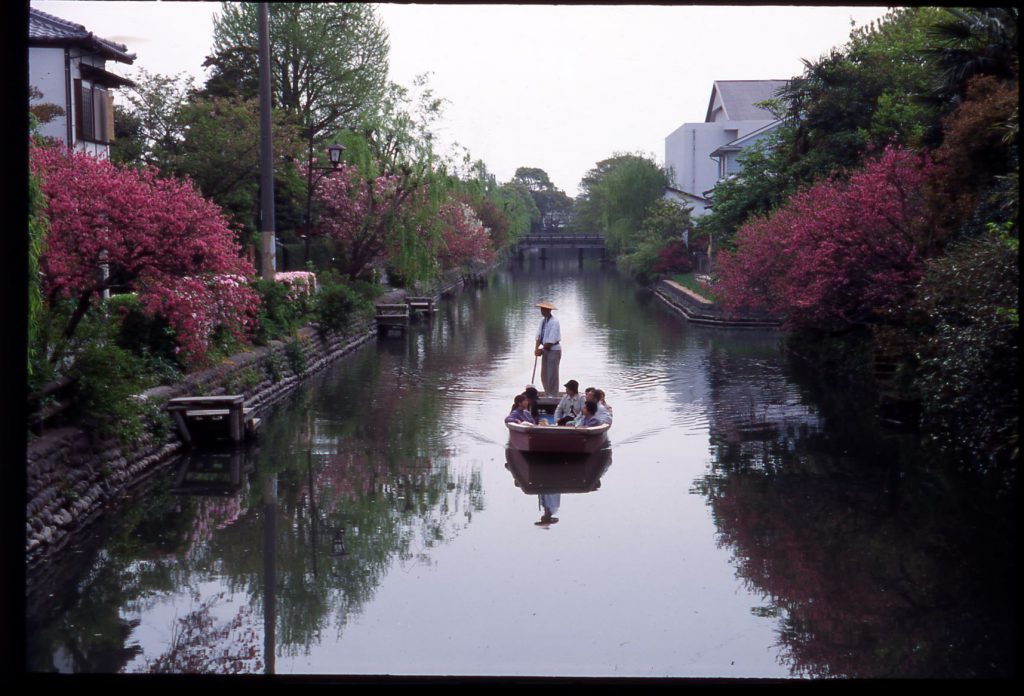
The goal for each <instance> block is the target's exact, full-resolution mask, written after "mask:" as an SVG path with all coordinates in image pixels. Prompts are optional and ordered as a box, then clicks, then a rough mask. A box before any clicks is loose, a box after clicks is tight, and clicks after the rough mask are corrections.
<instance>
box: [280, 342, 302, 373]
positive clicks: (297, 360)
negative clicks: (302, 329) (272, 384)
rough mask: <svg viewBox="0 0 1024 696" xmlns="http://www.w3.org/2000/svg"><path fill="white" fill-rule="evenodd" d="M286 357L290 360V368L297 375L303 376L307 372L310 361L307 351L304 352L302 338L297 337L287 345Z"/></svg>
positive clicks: (285, 348)
mask: <svg viewBox="0 0 1024 696" xmlns="http://www.w3.org/2000/svg"><path fill="white" fill-rule="evenodd" d="M284 356H285V358H287V360H288V367H290V368H291V369H292V372H294V373H295V374H296V375H301V374H302V373H303V372H305V371H306V368H307V367H308V361H307V359H306V351H305V350H303V345H302V339H301V338H298V337H296V338H294V339H293V340H291V341H289V342H288V343H287V344H286V345H285V347H284Z"/></svg>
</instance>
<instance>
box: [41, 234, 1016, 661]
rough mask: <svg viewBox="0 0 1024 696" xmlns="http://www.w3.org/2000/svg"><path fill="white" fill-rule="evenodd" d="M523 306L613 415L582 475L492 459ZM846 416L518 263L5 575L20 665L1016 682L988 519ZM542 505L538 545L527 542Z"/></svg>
mask: <svg viewBox="0 0 1024 696" xmlns="http://www.w3.org/2000/svg"><path fill="white" fill-rule="evenodd" d="M541 299H547V300H550V301H552V302H553V303H554V304H555V305H556V306H557V307H558V309H557V310H556V316H558V317H559V319H560V321H561V326H562V343H563V346H564V357H563V360H562V364H561V378H562V381H565V380H567V379H570V378H572V379H576V380H578V381H579V383H580V385H581V386H597V387H600V388H603V389H604V390H605V391H606V393H607V400H608V403H609V404H610V405H611V406H612V408H613V411H614V417H615V420H614V424H613V426H612V429H611V431H610V434H609V435H610V442H611V446H610V448H609V449H608V450H606V451H602V452H600V453H598V454H597V455H593V456H591V457H589V458H584V459H578V458H576V459H572V460H571V461H565V462H562V463H561V464H557V463H551V462H537V461H535V460H531V459H525V458H524V457H522V456H517V455H516V453H515V452H510V451H508V450H507V449H506V442H507V432H506V430H505V427H504V424H503V422H502V419H503V417H504V416H505V415H506V414H507V413H508V410H509V408H510V407H511V402H512V397H513V395H514V394H515V393H517V392H519V391H521V390H522V388H523V386H524V385H525V384H527V383H528V382H530V381H531V377H532V371H533V368H534V358H533V355H532V347H533V335H534V332H535V330H536V327H537V325H538V323H539V320H540V314H539V311H538V310H537V309H536V308H535V307H534V306H533V305H534V303H535V302H537V301H540V300H541ZM539 380H540V377H539V368H538V374H537V377H536V379H535V381H536V382H537V383H538V384H539ZM861 389H862V385H857V384H848V383H838V382H836V381H833V380H830V379H829V378H828V375H821V374H813V373H811V372H810V371H809V370H808V369H806V368H802V367H801V366H800V365H798V364H793V363H792V362H791V361H789V360H787V359H786V357H785V356H784V354H783V352H782V337H781V335H780V334H778V333H774V332H760V331H758V332H752V331H744V330H728V329H719V328H708V327H697V326H693V325H688V324H687V323H686V322H685V320H683V319H682V318H680V317H678V316H677V315H675V314H673V313H672V312H670V311H669V310H667V309H665V308H664V307H663V306H662V305H661V304H660V303H658V302H657V300H656V298H654V297H653V296H652V295H651V294H650V293H649V292H648V291H645V290H643V289H640V288H637V287H636V286H635V285H634V284H632V283H631V282H629V281H628V280H626V279H624V278H621V277H620V276H619V275H618V274H617V273H616V271H615V270H614V269H607V268H603V267H602V266H601V265H600V264H599V263H598V262H597V260H596V259H591V258H589V257H588V258H586V259H585V260H584V261H583V262H582V263H580V262H579V261H578V259H577V257H576V255H575V254H574V253H567V254H566V255H564V256H560V255H551V256H549V257H548V258H547V259H546V260H544V261H541V259H539V258H538V257H537V256H530V255H528V256H527V257H526V258H525V260H524V261H523V262H522V263H521V264H519V263H516V262H512V263H511V264H510V265H509V266H508V267H507V268H502V269H500V270H498V271H496V272H495V273H494V274H493V275H492V277H491V278H490V283H489V284H488V286H486V287H481V288H474V289H467V290H465V291H463V292H462V293H461V294H458V295H456V296H454V297H452V298H450V299H446V300H445V301H443V302H442V304H441V307H440V311H439V312H438V314H437V315H436V317H435V318H434V320H433V321H432V322H430V323H420V324H417V325H414V327H413V328H412V330H411V331H410V332H408V334H407V335H406V336H404V337H391V338H386V339H381V340H380V341H378V342H371V343H370V344H368V345H367V346H365V347H364V348H361V349H360V350H358V351H357V352H356V353H354V354H353V355H351V356H349V357H346V358H344V359H342V360H340V361H339V362H337V363H335V364H334V365H333V366H331V367H330V368H328V369H327V370H325V371H322V372H320V373H318V374H317V375H315V376H314V377H313V378H311V379H310V380H309V381H308V382H307V383H306V384H305V385H303V386H302V387H301V388H300V389H299V390H298V391H297V392H295V393H294V394H293V395H291V396H290V397H289V398H287V399H286V400H284V401H283V402H281V403H279V404H278V405H277V406H275V407H274V408H273V410H272V411H271V412H269V413H267V414H265V416H264V426H263V429H262V433H261V436H260V439H259V442H258V444H256V445H253V446H249V447H248V448H247V449H244V450H239V451H235V452H231V451H225V452H206V453H202V454H195V455H193V456H192V457H190V458H187V459H184V460H182V461H181V462H180V463H178V464H175V465H174V466H171V467H169V468H167V469H166V470H164V471H162V472H161V473H160V475H158V476H156V477H154V479H153V480H152V481H150V482H149V483H147V484H145V486H144V487H143V488H142V489H141V490H139V491H138V492H137V493H136V494H135V495H133V497H132V499H131V500H129V501H127V502H126V504H125V505H124V507H123V509H121V510H119V511H118V514H116V515H111V516H108V519H106V520H104V521H103V522H102V523H101V524H99V525H98V526H97V529H96V531H95V533H93V534H91V535H90V536H89V538H87V539H82V540H81V541H80V542H78V543H76V545H74V546H72V547H71V548H70V549H69V550H67V551H66V552H64V553H62V554H61V557H60V559H58V560H57V561H54V563H53V564H50V567H48V568H47V574H46V579H45V580H43V579H34V578H32V577H30V578H29V593H28V598H27V600H26V607H27V612H28V628H29V631H28V636H27V645H28V655H29V665H28V668H29V670H30V671H34V672H52V671H58V672H77V673H84V672H104V673H112V672H125V673H134V672H152V671H158V672H243V673H265V672H273V673H278V674H327V675H335V674H338V675H446V676H472V675H492V676H493V675H497V676H515V675H535V676H578V677H616V676H621V677H701V678H706V677H724V678H743V677H768V678H775V677H781V678H794V677H796V678H799V677H1005V676H1010V675H1013V674H1014V673H1015V659H1016V658H1015V640H1016V624H1015V620H1016V619H1015V617H1016V612H1015V605H1014V602H1015V594H1016V585H1015V576H1014V571H1013V567H1014V566H1013V563H1014V560H1013V559H1014V558H1015V516H1014V512H1013V506H1012V503H1011V502H1009V501H1000V500H999V499H998V498H994V497H993V496H989V495H988V494H985V493H982V492H979V491H978V490H975V489H974V488H972V484H970V482H969V481H966V480H965V479H963V478H961V477H958V476H957V475H955V474H950V473H948V472H945V471H943V470H941V468H939V467H935V466H933V465H932V463H931V462H927V461H922V457H921V455H920V454H919V446H918V443H917V442H916V441H915V439H914V437H913V436H911V435H908V434H905V433H897V432H890V431H885V430H880V429H879V428H878V427H877V425H876V423H875V422H874V420H873V418H872V415H871V412H870V409H869V408H867V407H866V405H865V404H866V401H864V400H863V399H865V398H867V397H866V396H864V393H866V392H864V393H862V391H861ZM863 389H865V390H866V389H867V387H863ZM554 492H560V507H559V510H558V512H557V515H556V516H557V517H558V522H557V523H555V524H550V525H538V524H535V523H536V522H538V521H539V519H540V514H541V513H540V511H539V507H538V496H539V495H540V494H541V493H554ZM993 501H995V502H993Z"/></svg>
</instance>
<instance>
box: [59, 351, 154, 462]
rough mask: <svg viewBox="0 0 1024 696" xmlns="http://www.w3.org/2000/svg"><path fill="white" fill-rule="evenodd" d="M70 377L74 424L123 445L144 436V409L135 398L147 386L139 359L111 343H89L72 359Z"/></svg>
mask: <svg viewBox="0 0 1024 696" xmlns="http://www.w3.org/2000/svg"><path fill="white" fill-rule="evenodd" d="M71 374H72V375H73V376H74V377H75V378H76V387H75V391H76V394H75V396H76V398H75V415H76V416H77V418H76V420H79V421H80V422H82V423H83V424H85V425H87V426H89V427H92V428H93V429H95V430H96V431H97V432H98V433H99V434H100V436H102V437H117V438H118V439H119V440H121V441H122V442H123V443H125V444H132V443H134V442H137V441H138V440H139V439H140V438H141V437H142V436H143V434H144V433H145V432H146V430H147V428H146V422H145V418H144V414H145V413H146V411H147V409H146V408H144V406H143V404H142V402H141V401H140V400H139V399H138V398H137V395H138V394H140V393H141V392H142V391H144V390H145V389H146V388H147V387H148V386H149V385H148V384H147V383H146V381H145V380H144V377H143V375H144V374H145V366H144V364H143V361H142V359H141V358H139V357H137V356H135V355H133V354H132V353H130V352H129V351H127V350H125V349H124V348H121V347H120V346H118V345H115V344H112V343H107V344H102V343H88V344H86V345H84V346H82V348H81V350H80V351H79V352H78V353H77V355H76V356H75V362H74V366H73V367H72V369H71Z"/></svg>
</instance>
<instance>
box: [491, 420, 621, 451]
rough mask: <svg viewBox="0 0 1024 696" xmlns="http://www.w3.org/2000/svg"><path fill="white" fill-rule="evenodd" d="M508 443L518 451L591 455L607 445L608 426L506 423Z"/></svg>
mask: <svg viewBox="0 0 1024 696" xmlns="http://www.w3.org/2000/svg"><path fill="white" fill-rule="evenodd" d="M505 425H506V426H508V441H509V445H510V446H511V447H514V448H515V449H517V450H519V451H520V452H566V453H579V454H591V453H593V452H596V451H597V450H599V449H601V448H602V447H604V446H605V445H606V444H607V443H608V429H609V428H610V427H611V426H610V425H609V424H607V423H606V424H604V425H596V426H593V427H590V428H575V427H572V426H555V425H552V426H543V425H524V424H522V423H506V424H505Z"/></svg>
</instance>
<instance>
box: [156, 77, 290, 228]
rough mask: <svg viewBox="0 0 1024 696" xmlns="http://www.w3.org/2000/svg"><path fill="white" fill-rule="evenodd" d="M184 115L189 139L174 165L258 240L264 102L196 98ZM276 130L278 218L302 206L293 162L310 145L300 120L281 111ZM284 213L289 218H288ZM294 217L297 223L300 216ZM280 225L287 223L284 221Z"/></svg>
mask: <svg viewBox="0 0 1024 696" xmlns="http://www.w3.org/2000/svg"><path fill="white" fill-rule="evenodd" d="M178 119H179V122H180V125H181V128H182V131H183V137H182V141H181V142H180V143H179V144H178V146H177V147H176V148H175V149H176V152H175V153H174V155H173V156H172V157H171V159H170V161H169V162H168V166H169V167H170V168H171V169H172V170H173V171H174V172H175V173H176V174H179V175H186V176H188V177H190V178H191V179H192V180H193V181H194V182H195V183H196V185H197V186H199V190H200V191H201V192H202V194H203V196H205V197H206V198H212V199H213V200H214V201H215V202H216V203H217V204H218V205H219V206H220V207H221V208H222V209H223V210H224V211H225V213H227V214H228V215H230V217H231V219H232V220H233V221H234V222H236V223H237V224H238V225H240V226H241V227H243V229H244V230H245V231H246V232H247V235H246V237H247V239H246V241H247V242H249V243H253V242H254V241H255V238H254V237H253V235H255V234H256V225H257V218H258V201H259V186H260V158H259V148H258V147H255V146H254V144H255V143H259V139H260V133H259V124H260V119H259V104H258V103H257V101H256V100H253V99H241V98H238V97H211V98H207V99H195V100H192V101H189V102H187V103H186V104H183V105H182V106H181V107H180V108H179V110H178ZM272 132H273V139H274V144H273V152H274V159H275V162H276V163H277V164H276V165H275V186H274V193H275V208H276V210H275V219H277V218H276V213H277V212H278V211H280V212H282V213H283V212H287V211H288V210H290V209H295V208H299V209H301V208H302V202H301V201H302V193H303V192H302V185H301V182H300V181H298V173H297V172H296V170H295V168H294V167H293V166H291V165H290V164H288V163H289V162H292V161H294V160H296V159H300V158H301V156H302V151H303V149H304V147H303V143H302V141H301V138H300V134H299V132H298V128H297V126H296V124H295V123H294V121H293V120H292V118H291V117H290V116H289V115H288V114H286V113H284V112H282V111H280V110H275V111H274V114H273V129H272ZM289 183H290V185H289ZM289 192H291V194H292V195H291V196H290V197H289V196H288V195H287V194H288V193H289ZM281 194H285V195H281ZM296 197H297V198H298V200H295V198H296ZM289 198H291V200H289ZM282 217H283V218H285V220H284V222H287V216H282ZM290 217H291V218H293V220H292V222H293V224H294V218H295V215H294V214H292V215H291V216H290ZM278 227H279V228H282V229H283V228H285V227H286V225H284V224H282V220H280V219H278Z"/></svg>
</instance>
